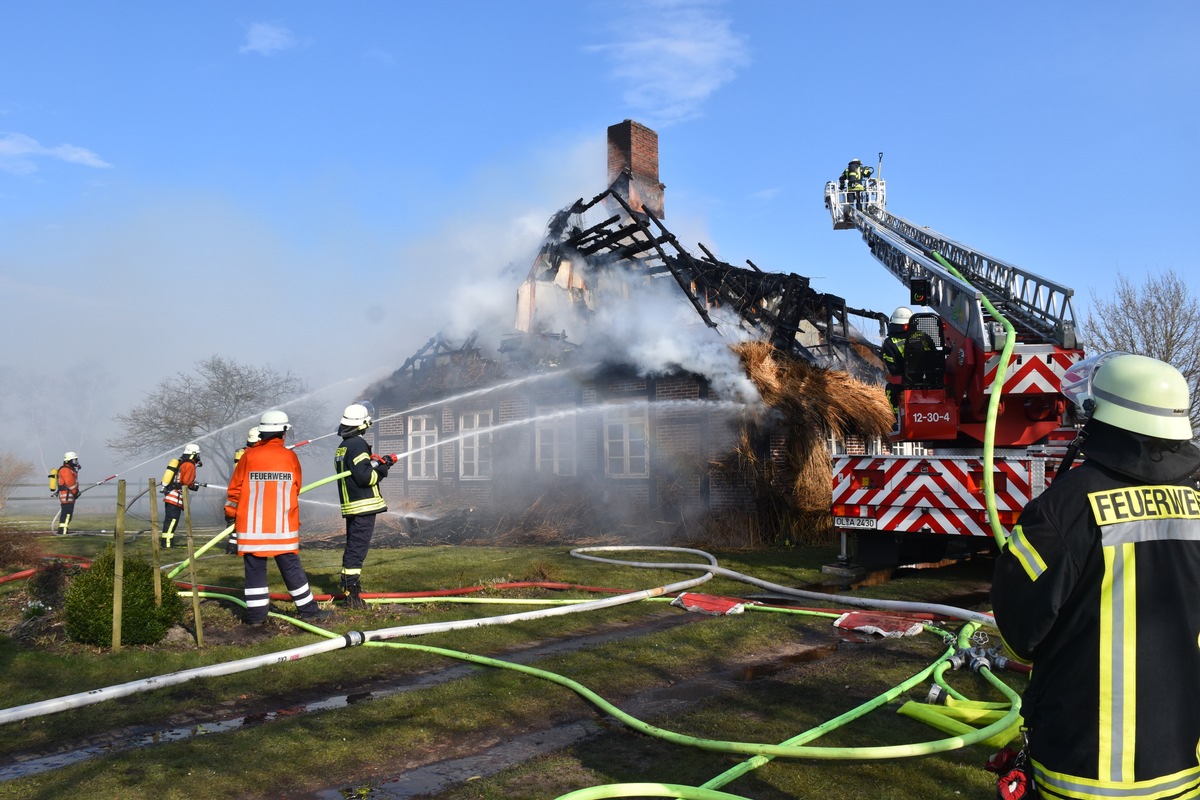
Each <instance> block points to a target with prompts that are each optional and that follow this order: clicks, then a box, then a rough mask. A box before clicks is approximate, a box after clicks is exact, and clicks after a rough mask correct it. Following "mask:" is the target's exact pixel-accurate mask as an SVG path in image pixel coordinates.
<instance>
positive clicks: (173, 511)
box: [161, 442, 204, 547]
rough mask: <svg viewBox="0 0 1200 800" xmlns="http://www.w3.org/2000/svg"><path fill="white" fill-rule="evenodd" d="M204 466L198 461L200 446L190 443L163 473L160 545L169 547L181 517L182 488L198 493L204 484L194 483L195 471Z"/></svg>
mask: <svg viewBox="0 0 1200 800" xmlns="http://www.w3.org/2000/svg"><path fill="white" fill-rule="evenodd" d="M202 466H204V462H203V461H201V460H200V445H198V444H196V443H195V442H192V443H190V444H187V445H184V448H183V455H181V456H180V457H179V458H177V459H174V458H173V459H171V461H170V462H169V463H168V464H167V469H166V471H165V472H164V473H163V478H162V487H163V494H164V497H163V528H162V536H161V544H162V546H163V547H170V546H171V543H172V540H173V539H174V538H175V529H176V528H177V527H178V525H179V518H180V517H181V516H183V491H182V490H183V487H184V486H186V487H187V488H188V490H189V491H192V492H195V491H199V489H200V487H201V486H203V485H204V484H201V483H197V482H196V470H197V469H198V468H200V467H202Z"/></svg>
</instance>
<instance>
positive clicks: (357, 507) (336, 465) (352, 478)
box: [333, 425, 387, 517]
mask: <svg viewBox="0 0 1200 800" xmlns="http://www.w3.org/2000/svg"><path fill="white" fill-rule="evenodd" d="M338 433H339V434H341V436H342V444H341V446H340V447H338V448H337V450H335V451H334V453H333V471H334V473H335V474H341V473H343V472H349V473H350V474H349V475H347V476H345V477H342V478H338V496H339V497H341V501H342V516H343V517H357V516H363V515H367V514H378V513H380V512H381V511H387V504H386V503H384V501H383V495H381V494H380V493H379V481H380V479H381V476H380V474H379V472H377V471H376V469H375V466H374V465H373V464H372V463H371V448H370V446H369V445H368V444H367V440H366V439H364V438H363V437H362V436H361V435H359V433H358V432H357V429H354V428H350V427H349V426H345V425H343V426H341V427H339V428H338Z"/></svg>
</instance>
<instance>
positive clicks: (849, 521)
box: [833, 517, 875, 530]
mask: <svg viewBox="0 0 1200 800" xmlns="http://www.w3.org/2000/svg"><path fill="white" fill-rule="evenodd" d="M833 527H835V528H867V529H870V530H875V520H874V519H873V518H872V517H834V518H833Z"/></svg>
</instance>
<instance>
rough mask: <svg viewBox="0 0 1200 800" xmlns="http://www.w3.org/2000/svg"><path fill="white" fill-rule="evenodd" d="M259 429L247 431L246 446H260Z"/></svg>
mask: <svg viewBox="0 0 1200 800" xmlns="http://www.w3.org/2000/svg"><path fill="white" fill-rule="evenodd" d="M258 438H259V437H258V428H251V429H250V430H248V431H246V444H258Z"/></svg>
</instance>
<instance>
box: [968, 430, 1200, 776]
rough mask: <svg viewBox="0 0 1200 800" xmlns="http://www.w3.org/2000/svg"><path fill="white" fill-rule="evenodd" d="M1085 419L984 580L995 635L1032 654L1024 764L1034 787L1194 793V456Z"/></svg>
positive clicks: (1198, 537) (1199, 717)
mask: <svg viewBox="0 0 1200 800" xmlns="http://www.w3.org/2000/svg"><path fill="white" fill-rule="evenodd" d="M1089 428H1090V429H1091V432H1090V436H1089V438H1088V439H1087V441H1086V442H1085V444H1084V452H1085V453H1086V454H1087V456H1088V458H1087V460H1086V461H1084V463H1083V464H1081V465H1080V466H1077V467H1075V468H1074V469H1072V470H1071V471H1070V472H1068V473H1066V474H1065V475H1063V476H1062V479H1061V480H1058V481H1056V482H1055V483H1054V484H1052V485H1051V486H1050V487H1049V488H1047V489H1046V491H1045V492H1043V493H1042V494H1041V495H1039V496H1038V497H1037V498H1035V499H1034V500H1033V501H1031V502H1030V503H1029V504H1028V505H1027V506H1026V507H1025V510H1024V511H1023V512H1022V513H1021V517H1020V519H1019V521H1018V525H1017V527H1016V528H1015V529H1014V530H1013V535H1012V538H1011V539H1010V540H1009V543H1008V546H1007V547H1006V548H1005V551H1004V553H1002V554H1001V556H1000V557H999V559H998V561H997V565H996V574H995V576H994V578H993V581H992V607H993V609H994V612H995V616H996V624H997V626H998V627H999V629H1000V633H1001V634H1002V635H1003V637H1004V641H1005V642H1006V643H1007V644H1008V646H1009V647H1010V648H1011V649H1012V650H1013V651H1014V652H1015V653H1017V654H1018V655H1020V656H1022V657H1024V658H1031V659H1032V660H1033V664H1034V666H1033V672H1032V673H1031V676H1030V682H1029V688H1028V689H1027V690H1026V692H1025V702H1024V705H1023V707H1022V713H1023V714H1024V716H1025V722H1026V724H1027V725H1028V726H1029V747H1030V760H1031V762H1032V764H1033V767H1034V774H1035V776H1036V779H1037V782H1038V785H1039V787H1040V788H1041V789H1042V793H1043V794H1044V795H1045V796H1046V797H1048V798H1066V797H1069V798H1100V797H1102V798H1121V799H1122V800H1167V799H1168V798H1170V799H1174V798H1194V797H1200V757H1198V756H1197V748H1198V747H1200V680H1198V679H1197V676H1198V675H1200V647H1198V646H1197V637H1200V599H1198V598H1200V492H1197V491H1196V490H1195V489H1194V488H1193V487H1192V486H1191V485H1190V483H1189V482H1188V480H1187V476H1189V475H1190V474H1192V473H1193V472H1194V471H1195V469H1196V468H1197V467H1198V466H1200V456H1198V455H1197V454H1196V451H1195V448H1193V447H1192V445H1191V444H1190V443H1181V444H1180V445H1179V446H1178V447H1177V448H1175V450H1173V451H1171V450H1167V449H1164V448H1161V447H1159V446H1157V445H1155V444H1153V443H1152V442H1151V441H1149V440H1148V439H1147V438H1146V437H1138V436H1136V435H1135V434H1131V433H1128V432H1124V431H1117V432H1115V433H1114V432H1113V431H1112V430H1107V431H1106V430H1105V429H1104V428H1102V427H1100V426H1099V423H1098V422H1097V421H1095V420H1093V421H1092V422H1091V423H1089ZM1109 465H1111V467H1110V466H1109Z"/></svg>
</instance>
